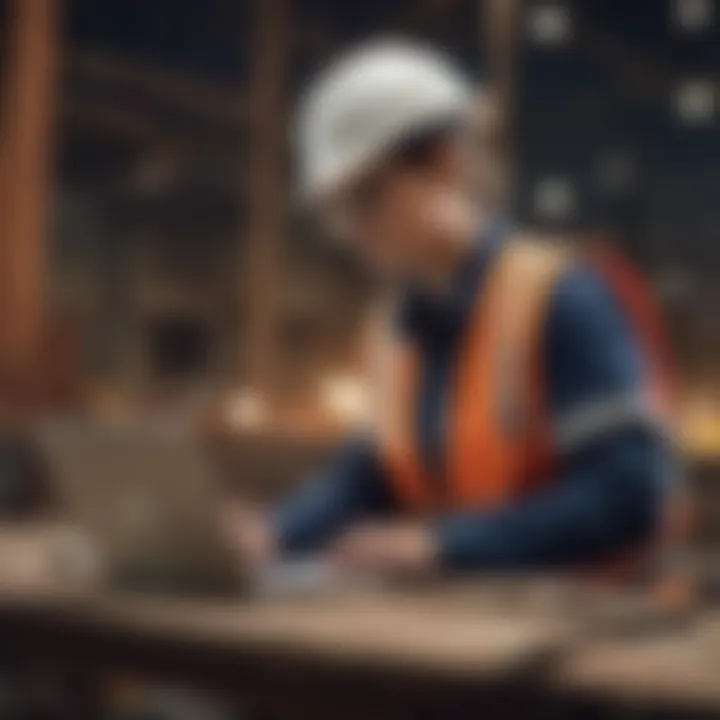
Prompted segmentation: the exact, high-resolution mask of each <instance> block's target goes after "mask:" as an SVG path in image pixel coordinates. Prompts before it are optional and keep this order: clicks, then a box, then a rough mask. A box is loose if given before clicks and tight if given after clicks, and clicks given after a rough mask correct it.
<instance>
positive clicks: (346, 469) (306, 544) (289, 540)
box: [272, 440, 392, 553]
mask: <svg viewBox="0 0 720 720" xmlns="http://www.w3.org/2000/svg"><path fill="white" fill-rule="evenodd" d="M391 506H392V498H391V496H390V491H389V490H388V484H387V483H386V482H385V478H384V472H383V468H382V464H381V462H380V459H379V456H378V453H377V450H376V448H375V446H374V444H373V443H372V442H370V441H369V440H355V441H353V442H350V443H348V444H347V445H346V447H344V448H343V449H342V450H341V451H340V452H339V453H338V454H337V456H336V457H335V459H334V460H333V461H332V462H331V463H330V464H329V465H328V467H327V468H326V469H325V470H324V471H323V472H321V473H320V474H319V476H318V477H315V478H313V479H311V481H310V482H309V483H308V484H306V485H304V486H303V487H301V488H300V489H299V490H298V491H296V492H295V494H293V495H292V496H291V497H289V498H288V499H287V500H285V501H284V502H282V503H280V505H279V506H278V507H277V508H275V510H274V512H273V517H272V522H273V525H274V528H275V533H276V537H277V539H278V544H279V546H280V548H281V550H282V551H284V552H291V553H294V552H309V551H312V550H315V549H317V548H318V547H321V546H322V545H323V544H324V543H326V542H327V541H329V540H330V539H332V537H333V536H335V535H336V534H337V533H339V532H340V531H341V530H342V529H343V528H344V527H346V526H347V525H348V523H350V522H351V521H353V520H355V519H357V518H359V517H363V516H367V515H373V514H382V513H383V512H385V511H387V510H388V509H389V508H390V507H391Z"/></svg>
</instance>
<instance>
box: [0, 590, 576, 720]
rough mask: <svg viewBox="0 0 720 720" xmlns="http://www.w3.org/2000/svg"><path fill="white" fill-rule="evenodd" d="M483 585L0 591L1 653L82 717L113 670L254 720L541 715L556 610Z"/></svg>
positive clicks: (557, 629)
mask: <svg viewBox="0 0 720 720" xmlns="http://www.w3.org/2000/svg"><path fill="white" fill-rule="evenodd" d="M490 605H491V603H490V602H489V601H488V600H487V599H486V598H485V599H483V596H482V593H479V594H475V593H473V592H472V591H470V590H467V589H465V590H463V591H462V592H459V593H457V592H455V593H452V592H450V593H443V592H438V593H421V594H420V595H419V596H410V595H408V596H393V595H390V596H388V595H366V596H360V597H345V598H339V597H335V598H315V599H305V600H292V601H290V600H284V601H283V600H273V601H265V602H262V603H260V602H253V601H235V602H225V603H220V602H211V603H209V602H200V601H180V600H168V599H151V598H146V597H145V598H138V597H119V596H109V595H102V594H96V595H92V594H89V595H86V596H84V597H83V596H77V595H71V594H67V593H63V592H58V591H52V590H50V589H47V590H46V591H45V592H41V591H37V590H36V591H34V592H33V593H20V592H17V591H12V592H9V591H6V592H5V593H0V633H1V636H2V638H3V642H2V644H0V662H2V664H4V665H5V667H6V668H8V669H10V670H12V671H13V672H18V670H19V669H22V670H23V671H27V672H34V673H36V674H37V673H40V674H41V675H42V674H45V675H48V674H53V673H54V674H56V675H57V674H58V673H59V674H60V675H63V676H64V678H65V679H64V684H65V686H66V687H69V688H70V692H69V695H70V696H71V697H72V705H73V709H72V714H74V715H75V717H77V716H78V714H79V713H83V714H84V715H85V716H92V715H93V714H94V712H95V710H96V706H97V704H98V702H99V701H98V698H97V694H96V689H97V687H99V686H101V685H102V680H103V678H107V677H108V676H111V675H117V674H121V673H130V674H134V675H136V676H141V677H147V678H153V679H157V680H163V681H166V680H167V681H172V682H177V683H181V684H183V685H188V686H191V687H198V688H202V689H208V690H211V691H213V692H219V693H221V694H222V695H223V696H226V697H232V698H237V699H238V700H239V701H240V702H241V703H242V704H243V705H244V706H248V705H250V706H251V707H253V708H256V710H257V711H258V713H259V714H260V715H261V716H264V717H293V718H297V717H306V716H307V717H313V718H317V717H349V718H354V717H358V718H366V717H370V716H372V717H385V716H387V717H393V718H402V717H409V718H410V717H412V718H417V717H443V718H444V717H448V716H450V717H453V716H457V717H470V716H471V715H470V714H471V713H472V716H476V715H477V713H480V712H481V713H483V714H484V716H486V717H518V714H520V715H523V714H525V713H524V712H523V709H525V710H528V708H532V711H533V717H537V716H538V713H537V710H538V707H539V703H538V701H537V699H536V693H542V691H541V689H540V688H539V687H538V686H536V684H535V679H536V677H537V676H538V671H539V670H541V669H542V668H544V667H546V666H547V664H548V662H551V661H552V660H554V659H556V656H557V654H558V653H560V652H562V650H563V647H564V645H565V644H566V643H567V642H569V640H570V636H571V634H572V629H573V628H572V627H571V624H569V623H567V622H566V621H564V620H562V619H560V618H554V619H551V618H547V617H531V616H528V617H523V616H521V615H519V614H518V613H515V612H508V611H507V610H502V608H497V607H495V611H491V609H490Z"/></svg>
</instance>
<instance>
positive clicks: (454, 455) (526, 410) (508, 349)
mask: <svg viewBox="0 0 720 720" xmlns="http://www.w3.org/2000/svg"><path fill="white" fill-rule="evenodd" d="M573 263H574V264H577V263H591V264H592V265H593V266H594V267H596V268H598V271H599V272H600V273H601V274H602V275H603V276H604V277H605V278H607V282H608V284H609V286H610V287H611V288H613V290H614V292H615V294H616V295H617V297H618V299H619V301H620V302H621V304H622V305H623V307H624V308H625V310H626V312H627V314H628V316H629V317H630V319H631V324H632V326H633V328H634V330H635V332H636V335H637V337H638V339H639V341H640V345H641V347H642V348H643V349H644V353H645V356H646V357H647V359H648V363H647V364H648V367H649V368H650V372H649V379H648V387H647V392H648V395H649V396H651V397H652V398H653V399H654V401H655V403H656V407H658V408H660V409H665V408H667V406H668V403H669V395H670V380H669V371H668V368H669V364H668V361H667V355H666V350H665V348H664V341H663V340H662V333H661V330H660V324H659V322H658V320H657V314H656V313H655V311H654V308H653V306H652V303H651V301H650V297H651V295H650V293H649V292H648V289H647V288H646V287H645V285H644V283H643V282H642V281H641V280H640V279H639V277H638V276H637V274H636V273H635V272H634V271H633V270H631V269H630V267H629V265H628V264H627V263H626V262H624V261H623V260H621V259H619V257H618V256H615V255H613V254H612V253H611V252H609V251H607V250H602V251H599V250H594V251H592V252H587V253H585V252H583V253H573V252H571V251H570V250H569V249H568V248H565V247H561V246H558V245H553V244H550V243H541V242H538V241H535V240H532V239H529V238H525V237H521V236H518V237H515V238H513V239H511V240H509V241H508V242H507V243H506V244H505V247H504V248H503V249H502V250H501V251H500V253H499V256H498V257H497V258H496V260H495V261H494V263H493V267H492V269H491V271H490V276H489V277H488V279H487V281H486V282H485V283H484V284H483V289H482V290H481V292H480V293H479V296H478V298H477V301H476V305H475V308H474V310H473V311H472V313H471V318H470V320H469V324H468V329H467V331H466V336H465V339H464V342H463V344H462V346H461V348H460V351H459V353H458V356H457V360H456V366H455V371H454V378H453V381H452V383H453V384H452V389H451V397H450V401H449V410H448V421H447V453H446V461H445V462H446V466H445V471H444V477H442V478H434V477H431V476H430V473H429V471H428V469H427V468H426V467H425V464H424V462H423V460H422V457H423V455H422V453H421V452H420V450H419V448H418V447H417V434H416V431H415V429H416V424H415V409H416V408H415V402H416V398H417V397H418V381H419V372H418V370H419V365H420V358H419V354H418V352H417V348H416V347H414V346H413V344H411V343H410V342H407V341H402V340H399V339H394V340H392V341H391V348H390V352H389V356H386V358H385V363H384V365H385V370H384V379H383V380H382V382H381V386H380V392H379V396H380V397H379V401H380V413H379V424H380V432H379V434H380V445H381V448H382V453H383V457H384V461H385V465H386V469H387V471H388V472H387V474H388V476H389V478H390V479H391V482H392V483H393V485H394V490H395V495H396V496H397V498H398V500H399V502H400V504H401V505H402V506H404V508H405V509H406V510H408V511H409V512H413V513H420V514H436V513H440V512H443V511H447V510H453V509H470V508H479V509H488V508H491V507H494V506H500V505H502V504H506V503H508V502H512V501H513V500H514V499H517V498H520V497H522V496H523V495H526V494H528V493H531V492H533V491H536V490H538V489H539V488H541V487H543V486H544V485H546V484H548V483H550V482H552V481H553V479H555V478H557V477H558V476H559V474H558V472H557V458H556V457H555V453H554V448H553V442H552V424H551V419H550V416H549V413H548V409H547V404H546V402H547V387H546V372H545V368H544V367H543V364H542V359H543V352H542V349H543V348H542V342H543V335H544V332H543V331H544V327H545V324H546V319H547V314H548V306H549V301H550V298H551V296H552V292H553V289H554V288H555V286H556V283H557V281H558V279H559V277H560V276H561V275H563V274H564V273H565V272H566V271H567V269H568V268H569V266H570V265H571V264H573Z"/></svg>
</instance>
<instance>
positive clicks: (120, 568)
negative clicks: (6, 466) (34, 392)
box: [36, 421, 246, 596]
mask: <svg viewBox="0 0 720 720" xmlns="http://www.w3.org/2000/svg"><path fill="white" fill-rule="evenodd" d="M193 435H194V433H193V432H192V431H190V430H189V429H182V428H177V427H169V426H167V425H164V426H162V425H158V424H155V425H153V424H149V423H144V424H136V423H133V424H130V423H105V424H98V423H96V422H92V423H90V422H83V421H63V422H59V421H55V422H51V423H46V424H44V425H42V426H41V427H40V428H39V429H38V431H37V435H36V441H37V445H38V447H39V449H40V452H41V453H42V455H43V457H44V460H45V462H46V463H47V467H48V471H49V475H50V481H51V483H53V485H54V490H55V493H56V496H57V497H58V498H59V499H60V502H61V504H62V506H63V508H64V512H65V514H66V517H67V518H68V519H69V520H70V521H71V522H73V523H74V524H76V525H77V526H79V527H80V528H81V529H82V530H84V531H85V532H86V533H87V534H88V535H89V536H90V538H91V540H92V541H93V543H94V545H95V547H96V548H97V549H98V550H99V552H100V555H101V557H102V558H103V565H104V567H105V568H106V569H107V573H108V577H107V580H108V581H109V583H110V584H111V585H112V586H114V587H120V588H122V589H128V590H144V591H157V592H172V593H180V594H192V595H214V596H215V595H234V594H238V593H240V592H241V591H242V590H243V589H244V588H245V587H246V578H245V573H244V572H243V569H242V568H241V567H240V564H239V563H238V559H237V557H236V556H235V555H233V554H232V553H231V552H230V550H229V548H228V547H227V545H226V543H224V542H223V539H222V537H221V535H220V525H219V522H218V508H219V503H220V502H221V494H220V487H219V483H218V477H217V476H216V473H215V472H213V468H212V466H211V463H210V462H209V458H207V457H206V455H205V453H204V452H203V450H202V448H201V447H200V446H199V442H198V441H197V439H196V438H195V437H193Z"/></svg>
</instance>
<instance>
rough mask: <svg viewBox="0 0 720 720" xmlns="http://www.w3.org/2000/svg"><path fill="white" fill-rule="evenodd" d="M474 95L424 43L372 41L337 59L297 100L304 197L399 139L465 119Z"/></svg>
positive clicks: (357, 169) (330, 187) (320, 192)
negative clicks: (299, 99)
mask: <svg viewBox="0 0 720 720" xmlns="http://www.w3.org/2000/svg"><path fill="white" fill-rule="evenodd" d="M472 98H473V92H472V88H471V85H470V84H469V82H468V81H467V80H466V79H465V78H464V77H463V75H462V74H461V73H460V72H459V71H458V70H457V69H456V68H455V67H453V65H452V64H451V63H450V62H449V61H448V59H447V58H446V57H445V56H443V55H442V54H440V53H438V52H435V51H433V50H432V49H429V48H427V47H425V46H423V45H416V44H410V43H407V42H400V41H384V42H381V43H378V42H376V43H373V44H371V45H366V46H363V47H361V48H360V49H358V50H355V51H354V52H352V53H350V54H349V55H347V56H345V57H343V58H341V59H340V61H339V62H337V63H335V64H334V65H333V66H332V67H331V68H330V69H329V70H328V71H327V72H326V73H324V74H323V75H322V76H321V77H320V78H319V79H318V80H317V81H316V82H315V83H314V84H313V85H312V86H311V87H310V89H309V91H308V92H307V93H306V95H305V96H304V98H303V99H302V102H301V106H300V112H299V118H298V130H297V144H298V155H299V164H300V193H301V197H302V198H304V199H305V200H309V201H311V202H312V201H314V200H317V199H320V198H322V197H324V196H326V195H327V194H328V193H331V192H333V191H335V190H337V188H338V187H340V186H342V185H343V184H345V183H347V182H348V181H349V180H352V179H353V178H354V177H357V175H358V174H360V173H362V172H363V171H365V170H367V169H368V168H369V167H372V165H373V164H374V163H376V162H377V161H378V160H380V159H382V157H383V156H384V155H385V154H386V153H387V152H388V151H389V150H391V149H392V147H393V145H394V144H396V143H398V142H400V141H402V140H403V139H404V138H407V137H409V136H411V135H412V134H415V133H417V132H421V131H422V130H423V129H425V128H428V129H429V128H432V127H434V126H436V125H437V124H439V123H441V122H444V121H446V120H447V121H448V122H453V121H456V120H461V119H463V118H465V117H467V116H468V115H469V110H470V107H471V105H472Z"/></svg>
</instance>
